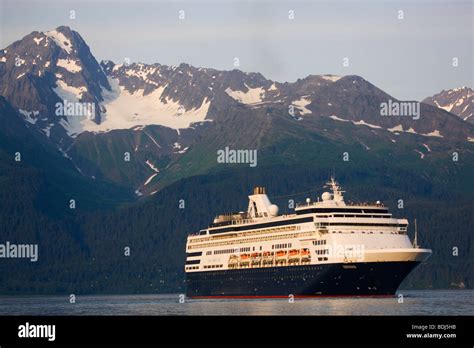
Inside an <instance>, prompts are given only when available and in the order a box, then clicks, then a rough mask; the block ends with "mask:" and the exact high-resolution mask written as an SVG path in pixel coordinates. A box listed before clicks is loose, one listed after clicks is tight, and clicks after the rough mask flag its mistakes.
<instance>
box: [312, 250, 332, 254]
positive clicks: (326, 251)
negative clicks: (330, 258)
mask: <svg viewBox="0 0 474 348" xmlns="http://www.w3.org/2000/svg"><path fill="white" fill-rule="evenodd" d="M315 252H316V255H325V254H329V249H323V250H315Z"/></svg>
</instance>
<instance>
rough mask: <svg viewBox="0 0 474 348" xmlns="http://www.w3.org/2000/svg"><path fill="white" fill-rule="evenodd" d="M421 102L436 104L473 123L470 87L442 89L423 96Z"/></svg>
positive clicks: (473, 96) (472, 101) (473, 101)
mask: <svg viewBox="0 0 474 348" xmlns="http://www.w3.org/2000/svg"><path fill="white" fill-rule="evenodd" d="M423 103H427V104H431V105H434V106H437V107H439V108H441V109H443V110H446V111H448V112H450V113H453V114H455V115H458V116H459V117H461V118H462V119H463V120H464V121H467V122H470V123H474V117H473V116H474V92H473V90H472V88H469V87H465V86H464V87H460V88H453V89H448V90H442V91H441V92H440V93H438V94H435V95H433V96H432V97H428V98H425V99H424V100H423Z"/></svg>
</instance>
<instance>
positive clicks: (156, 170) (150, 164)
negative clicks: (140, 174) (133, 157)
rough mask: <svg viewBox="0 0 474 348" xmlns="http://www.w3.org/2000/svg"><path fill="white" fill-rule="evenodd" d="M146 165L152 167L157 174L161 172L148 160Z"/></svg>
mask: <svg viewBox="0 0 474 348" xmlns="http://www.w3.org/2000/svg"><path fill="white" fill-rule="evenodd" d="M145 163H146V164H147V165H148V167H150V168H151V169H152V170H153V171H155V172H157V173H159V172H160V171H159V169H158V168H156V167H155V166H154V165H153V163H151V162H150V160H146V162H145Z"/></svg>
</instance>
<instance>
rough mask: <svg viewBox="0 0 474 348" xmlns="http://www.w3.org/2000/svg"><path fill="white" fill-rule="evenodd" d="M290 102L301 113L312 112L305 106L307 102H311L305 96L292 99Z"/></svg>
mask: <svg viewBox="0 0 474 348" xmlns="http://www.w3.org/2000/svg"><path fill="white" fill-rule="evenodd" d="M291 104H293V105H295V106H296V107H297V108H298V109H299V110H300V114H301V115H307V114H312V113H313V112H312V111H311V110H310V109H308V108H306V106H308V105H309V104H311V100H310V99H307V96H303V97H301V98H300V99H299V100H294V101H292V102H291Z"/></svg>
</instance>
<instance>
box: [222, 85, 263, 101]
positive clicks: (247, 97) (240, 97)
mask: <svg viewBox="0 0 474 348" xmlns="http://www.w3.org/2000/svg"><path fill="white" fill-rule="evenodd" d="M245 87H247V89H248V91H247V92H243V91H233V90H232V89H231V88H230V87H228V88H226V90H225V92H226V93H227V94H228V95H229V96H230V97H231V98H233V99H234V100H237V101H238V102H240V103H242V104H247V105H252V104H257V103H261V102H262V101H263V98H265V90H264V89H263V88H262V87H256V88H251V87H249V86H247V85H245Z"/></svg>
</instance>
